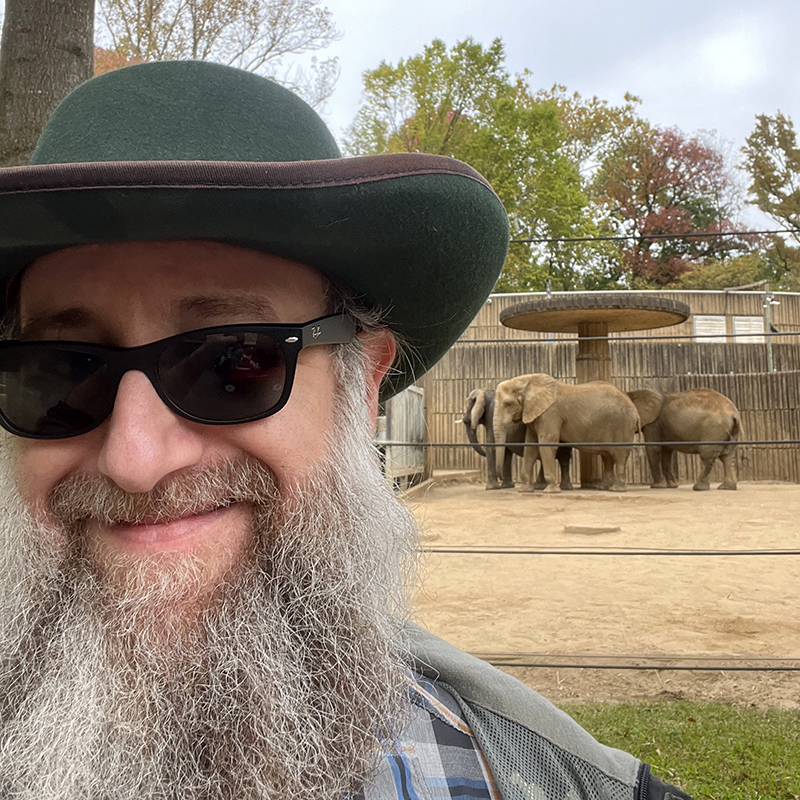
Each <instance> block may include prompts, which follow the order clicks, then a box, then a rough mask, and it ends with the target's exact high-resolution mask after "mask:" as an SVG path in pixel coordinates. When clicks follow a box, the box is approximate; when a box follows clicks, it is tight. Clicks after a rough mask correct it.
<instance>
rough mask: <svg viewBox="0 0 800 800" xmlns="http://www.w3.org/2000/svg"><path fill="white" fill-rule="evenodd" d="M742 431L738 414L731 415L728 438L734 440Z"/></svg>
mask: <svg viewBox="0 0 800 800" xmlns="http://www.w3.org/2000/svg"><path fill="white" fill-rule="evenodd" d="M741 432H742V421H741V420H740V419H739V417H738V416H735V415H734V417H733V424H732V425H731V432H730V433H729V434H728V438H729V439H730V440H731V441H734V442H735V441H736V440H737V439H738V438H739V434H741Z"/></svg>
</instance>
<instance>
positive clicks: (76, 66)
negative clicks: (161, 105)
mask: <svg viewBox="0 0 800 800" xmlns="http://www.w3.org/2000/svg"><path fill="white" fill-rule="evenodd" d="M93 21H94V0H6V4H5V19H4V20H3V38H2V44H0V164H2V165H4V166H14V165H18V164H24V163H26V162H27V160H28V157H29V155H30V154H31V152H32V151H33V148H34V147H35V145H36V141H37V139H38V138H39V134H40V133H41V131H42V128H43V127H44V123H45V122H46V121H47V119H48V117H49V116H50V114H51V113H52V111H53V109H54V108H55V107H56V106H57V105H58V103H59V102H61V100H62V99H63V98H64V97H65V96H66V95H67V94H69V92H70V91H72V89H74V88H75V87H76V86H77V85H78V84H80V83H82V82H83V81H85V80H87V79H88V78H91V76H92V32H93V28H94V23H93Z"/></svg>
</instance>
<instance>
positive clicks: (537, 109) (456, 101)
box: [345, 38, 587, 291]
mask: <svg viewBox="0 0 800 800" xmlns="http://www.w3.org/2000/svg"><path fill="white" fill-rule="evenodd" d="M504 61H505V51H504V47H503V43H502V41H501V40H500V39H495V40H494V41H493V42H492V43H491V45H490V46H489V47H486V48H484V47H483V46H482V45H481V44H479V43H477V42H475V41H474V40H473V39H471V38H468V39H465V40H464V41H462V42H458V43H456V44H455V45H454V46H453V47H452V48H450V49H449V50H448V49H447V47H446V46H445V44H444V42H442V41H441V40H438V39H436V40H434V41H433V42H432V43H431V44H430V45H428V46H426V47H425V48H424V50H423V52H422V53H421V54H419V55H416V56H412V57H410V58H407V59H402V60H401V61H399V62H398V63H397V65H392V64H389V63H387V62H382V63H381V64H380V65H379V66H378V67H377V68H375V69H374V70H370V71H368V72H366V73H364V79H363V80H364V93H363V98H364V99H363V105H362V107H361V108H360V109H359V111H358V114H357V116H356V118H355V120H354V122H353V124H352V126H351V127H350V129H349V131H348V132H347V135H346V139H345V149H346V151H347V152H348V153H349V154H351V155H367V154H371V153H387V152H390V153H391V152H423V153H434V154H437V155H446V156H451V157H453V158H458V159H460V160H462V161H466V162H467V163H469V164H471V165H472V166H474V167H475V168H476V169H477V170H478V171H479V172H481V173H482V174H483V175H484V176H485V177H486V178H487V179H488V180H489V181H490V182H491V184H492V186H493V187H494V189H495V191H496V192H497V194H498V196H499V197H500V199H501V200H502V202H503V204H504V206H505V208H506V210H507V211H508V213H509V218H510V224H511V234H512V238H518V239H534V238H551V237H563V236H581V235H586V233H587V230H586V228H585V226H584V222H585V214H584V208H585V206H586V198H585V196H584V195H583V193H582V192H581V185H580V176H579V175H578V172H577V170H576V169H575V168H574V167H573V166H572V165H571V164H570V162H569V160H568V159H567V158H566V157H565V156H564V154H563V153H562V147H563V144H564V134H563V130H562V127H561V123H560V121H559V118H558V109H557V107H556V105H555V103H553V102H551V101H549V100H541V99H538V98H536V97H534V96H533V95H532V94H531V92H530V89H529V88H528V85H527V83H526V81H525V80H524V78H523V77H522V76H515V77H512V76H510V75H509V73H508V72H507V71H506V69H505V66H504ZM548 277H551V278H552V279H553V280H554V281H556V283H557V288H578V287H579V286H580V283H581V279H582V278H581V272H580V265H579V263H578V262H577V261H576V259H575V258H574V252H573V251H572V250H570V249H569V248H563V247H557V246H549V245H546V244H543V245H540V246H539V245H535V244H530V243H519V244H513V245H512V247H511V250H510V253H509V257H508V260H507V262H506V264H505V267H504V270H503V275H502V276H501V278H500V281H499V282H498V284H497V287H496V288H497V290H498V291H523V290H530V289H542V288H544V284H545V281H546V279H547V278H548Z"/></svg>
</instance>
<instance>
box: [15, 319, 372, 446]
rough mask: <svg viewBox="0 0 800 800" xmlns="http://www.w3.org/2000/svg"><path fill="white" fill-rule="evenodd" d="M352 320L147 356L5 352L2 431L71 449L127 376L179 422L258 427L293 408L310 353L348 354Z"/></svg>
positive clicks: (162, 348)
mask: <svg viewBox="0 0 800 800" xmlns="http://www.w3.org/2000/svg"><path fill="white" fill-rule="evenodd" d="M355 335H356V326H355V323H354V322H353V320H352V319H351V318H350V317H348V316H347V315H346V314H336V315H332V316H327V317H320V318H319V319H314V320H311V321H310V322H306V323H304V324H302V325H282V324H281V325H222V326H220V327H215V328H201V329H200V330H197V331H188V332H187V333H180V334H178V335H177V336H170V337H168V338H167V339H160V340H159V341H157V342H151V343H150V344H145V345H141V346H140V347H104V346H102V345H96V344H86V343H83V342H63V341H41V342H36V341H30V342H24V341H5V342H0V424H2V425H3V427H4V428H6V430H8V431H10V432H11V433H13V434H16V435H17V436H24V437H26V438H28V439H67V438H69V437H71V436H80V435H81V434H83V433H88V432H89V431H91V430H93V429H94V428H96V427H98V426H99V425H101V424H102V423H103V422H104V421H105V420H106V419H108V417H109V416H110V415H111V412H112V411H113V409H114V400H115V399H116V395H117V389H118V387H119V382H120V380H122V376H123V375H124V374H125V373H126V372H129V371H130V370H138V371H140V372H143V373H144V374H145V375H147V377H148V378H149V379H150V382H151V383H152V384H153V387H154V388H155V390H156V392H157V393H158V396H159V397H160V398H161V400H163V402H164V403H165V404H166V405H167V406H168V407H169V408H171V409H172V410H173V411H174V412H175V413H176V414H179V415H180V416H182V417H184V418H185V419H188V420H191V421H192V422H201V423H204V424H206V425H238V424H240V423H243V422H254V421H255V420H259V419H263V418H264V417H268V416H270V415H271V414H275V413H276V412H277V411H280V410H281V409H282V408H283V407H284V406H285V405H286V402H287V401H288V399H289V394H290V393H291V391H292V382H293V380H294V373H295V369H296V367H297V357H298V355H299V354H300V351H301V350H302V349H303V348H304V347H309V346H311V345H319V344H345V343H347V342H350V341H352V340H353V338H354V337H355Z"/></svg>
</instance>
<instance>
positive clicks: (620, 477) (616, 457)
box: [609, 447, 631, 492]
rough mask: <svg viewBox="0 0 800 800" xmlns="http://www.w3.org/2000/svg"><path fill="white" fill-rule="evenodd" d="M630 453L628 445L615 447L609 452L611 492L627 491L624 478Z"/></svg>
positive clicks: (626, 483)
mask: <svg viewBox="0 0 800 800" xmlns="http://www.w3.org/2000/svg"><path fill="white" fill-rule="evenodd" d="M630 454H631V449H630V447H615V448H614V451H613V453H611V454H610V456H609V460H610V461H611V464H612V466H611V478H612V483H611V486H610V487H609V489H611V491H612V492H627V491H628V482H627V481H626V480H625V467H626V466H627V464H628V457H629V456H630Z"/></svg>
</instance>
